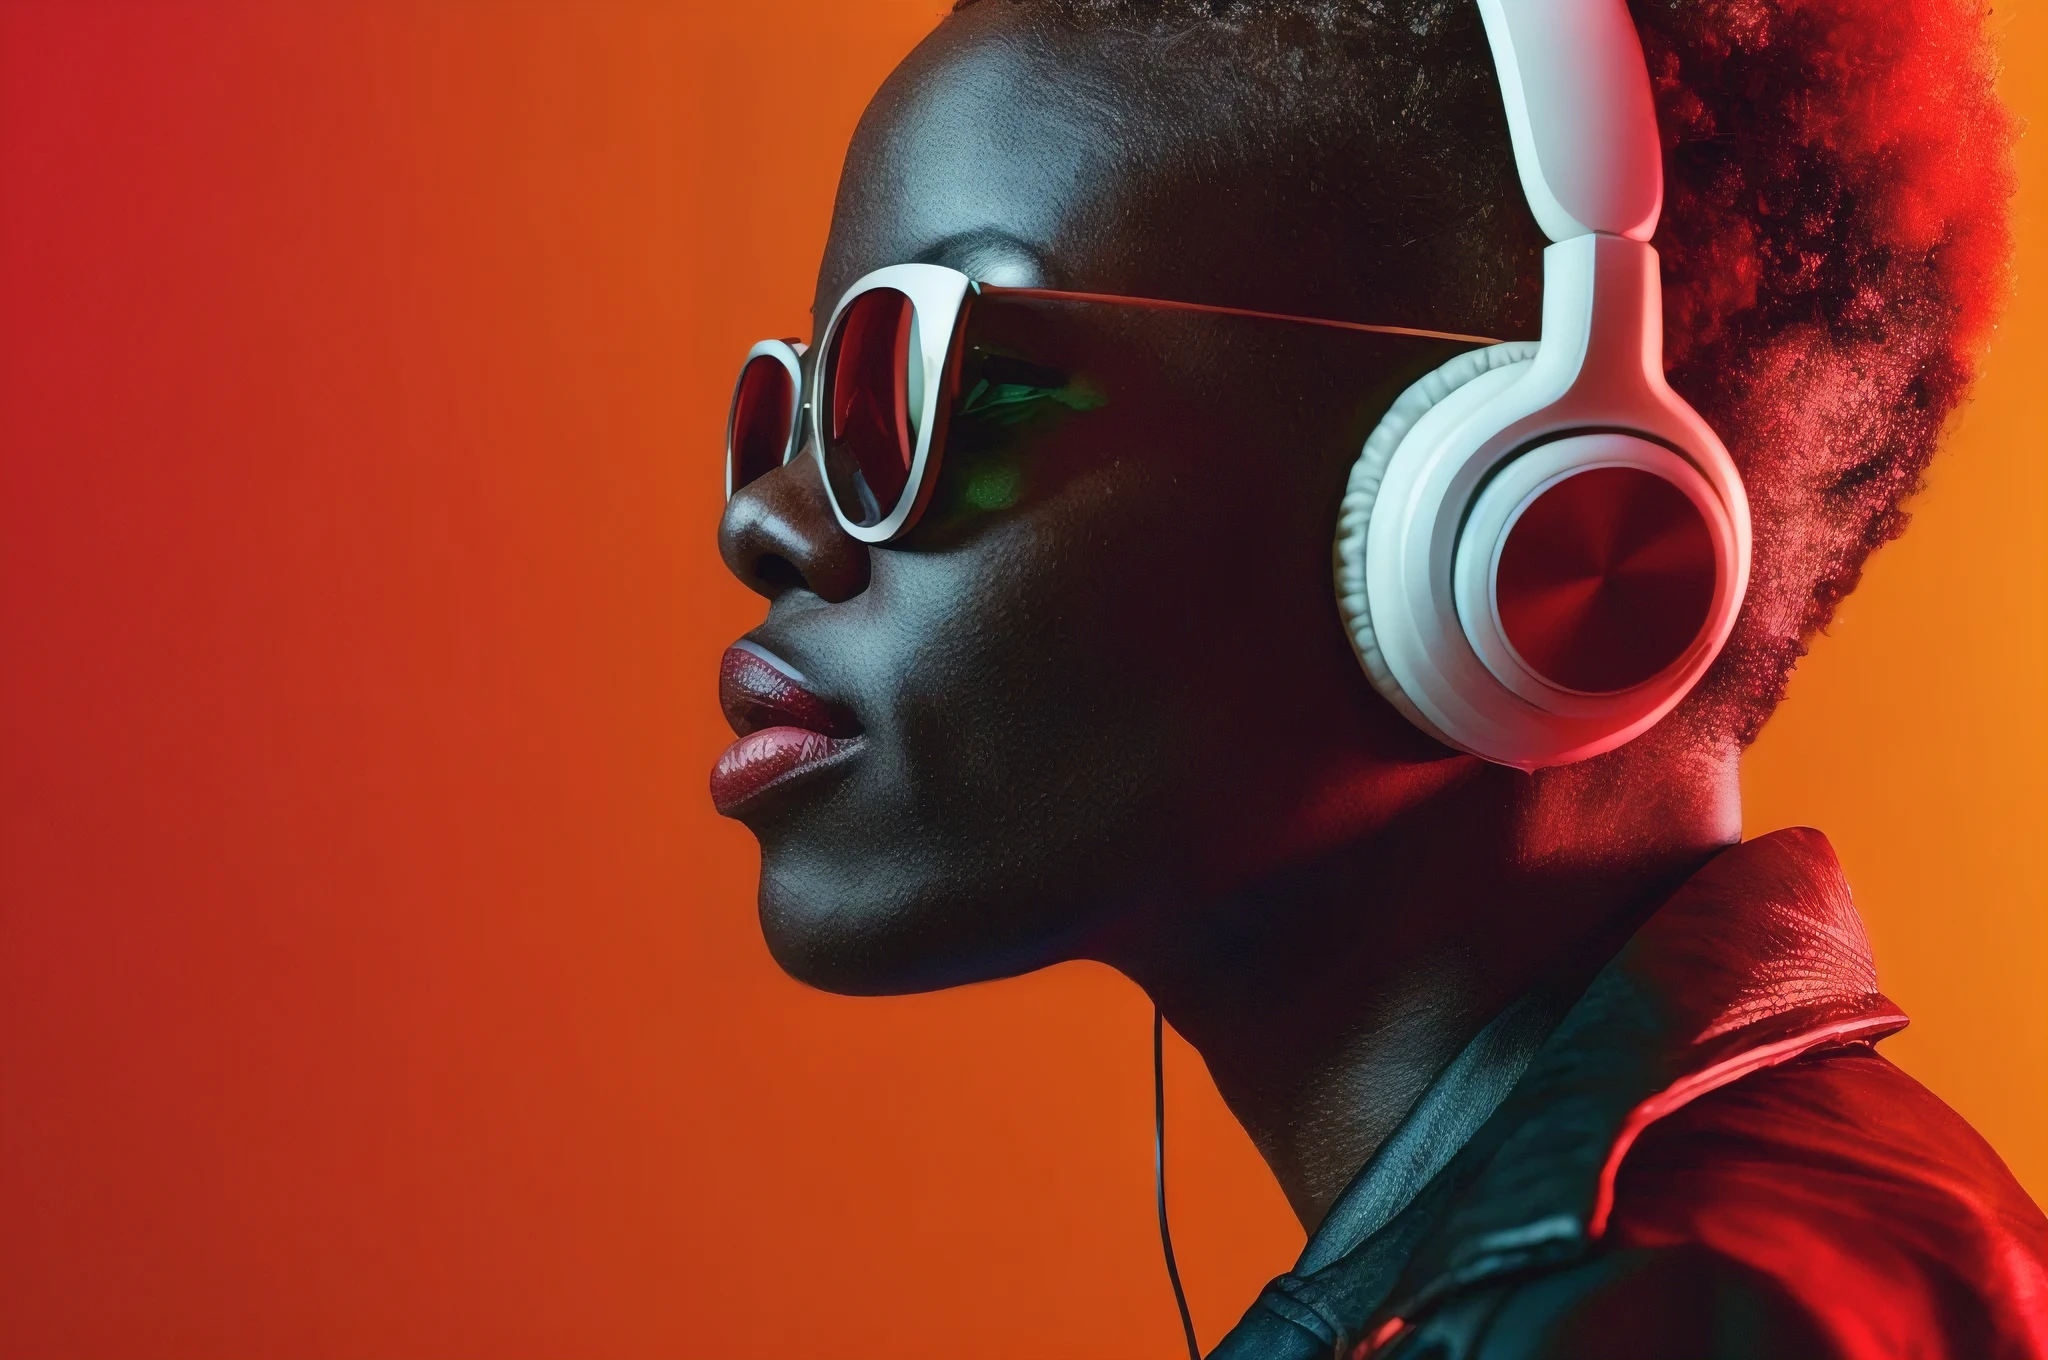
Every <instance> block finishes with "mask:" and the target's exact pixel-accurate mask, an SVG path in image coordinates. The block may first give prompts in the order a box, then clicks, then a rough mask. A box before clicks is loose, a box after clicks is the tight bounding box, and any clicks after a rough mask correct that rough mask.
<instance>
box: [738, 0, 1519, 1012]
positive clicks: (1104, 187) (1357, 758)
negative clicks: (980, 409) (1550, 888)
mask: <svg viewBox="0 0 2048 1360" xmlns="http://www.w3.org/2000/svg"><path fill="white" fill-rule="evenodd" d="M1148 71H1149V68H1147V67H1144V66H1141V65H1139V64H1138V63H1137V62H1136V59H1135V56H1133V55H1132V54H1129V53H1126V52H1124V51H1122V50H1121V49H1120V48H1119V47H1118V46H1117V44H1116V42H1115V40H1114V39H1113V38H1105V37H1103V36H1101V35H1089V36H1086V37H1083V36H1079V35H1070V34H1063V33H1060V32H1058V31H1054V30H1050V29H1043V28H1037V27H1033V26H1032V24H1031V21H1030V20H1029V18H1028V17H1023V16H1021V15H1020V13H1019V11H1018V10H1017V9H1016V8H1013V7H1011V6H1007V5H992V4H984V5H979V6H975V7H973V8H971V9H969V10H968V11H966V12H964V13H963V14H961V15H959V16H957V17H955V18H954V19H952V20H949V21H948V22H947V23H946V24H944V25H942V26H941V27H940V29H939V31H938V32H937V33H935V34H934V35H933V37H932V38H930V39H929V40H927V42H926V43H925V44H924V45H923V46H922V47H921V48H920V49H919V50H918V51H917V52H916V53H915V54H913V56H912V57H911V58H910V59H909V60H908V61H907V62H906V63H905V64H904V66H903V67H901V68H900V69H899V70H898V71H897V72H896V73H895V74H894V75H893V76H892V77H891V79H890V80H889V82H888V83H887V85H886V86H885V87H884V89H883V90H882V91H881V93H880V94H879V95H878V96H877V97H876V99H875V101H874V102H873V104H872V105H871V106H870V107H869V109H868V111H867V113H866V116H865V117H864V119H863V121H862V123H861V126H860V130H859V132H858V134H857V136H856V138H855V140H854V143H853V146H852V148H851V151H850V153H849V156H848V159H847V162H846V168H845V172H844V177H843V180H842V185H841V189H840V195H839V202H838V207H837V211H836V214H835V217H834V221H833V227H832V233H831V238H830V242H829V244H828V246H827V248H826V252H825V257H824V262H823V266H822V268H821V270H820V274H819V279H818V286H817V293H816V298H815V308H814V316H815V317H816V319H817V320H818V321H819V322H820V323H822V322H823V321H824V320H825V318H826V317H828V316H829V315H830V314H831V311H832V309H833V306H834V304H835V303H836V302H837V301H838V299H839V298H840V296H841V295H842V294H843V293H844V292H845V290H846V289H847V288H848V287H849V285H851V284H852V283H854V281H855V280H857V279H859V278H860V277H861V276H863V275H865V274H867V273H868V272H870V271H872V270H875V269H877V268H880V267H883V266H887V265H895V264H902V263H908V262H923V263H933V264H941V265H946V266H950V267H952V268H955V269H958V270H960V271H963V272H964V273H966V274H968V275H969V276H971V277H973V278H975V279H977V280H980V281H983V282H987V283H992V284H1000V285H1013V286H1026V287H1043V288H1058V289H1065V290H1071V291H1080V292H1088V293H1099V294H1112V295H1121V296H1126V297H1136V298H1156V299H1173V300H1182V301H1193V302H1201V303H1208V304H1217V305H1223V306H1230V307H1238V308H1246V309H1255V310H1258V311H1263V312H1271V313H1283V314H1288V315H1295V316H1312V317H1331V318H1340V319H1347V320H1352V321H1363V322H1370V323H1379V324H1384V325H1390V326H1414V327H1427V328H1431V329H1436V330H1458V331H1483V330H1484V329H1485V328H1486V327H1488V326H1489V325H1493V326H1497V325H1499V324H1500V323H1501V321H1502V320H1503V316H1502V314H1501V313H1499V312H1496V313H1495V314H1492V315H1474V314H1471V313H1470V311H1469V310H1467V311H1466V313H1465V314H1450V312H1452V311H1456V309H1455V308H1453V309H1448V310H1447V309H1446V308H1445V307H1444V305H1443V301H1442V300H1443V299H1444V298H1445V297H1446V296H1452V295H1456V294H1457V293H1458V292H1459V290H1458V289H1457V288H1455V287H1453V286H1452V284H1451V281H1450V280H1449V279H1447V277H1446V271H1447V270H1453V269H1456V268H1459V266H1458V264H1457V262H1456V261H1455V259H1452V258H1447V257H1446V253H1445V252H1443V251H1442V250H1441V249H1439V248H1436V247H1433V246H1432V245H1431V244H1430V243H1429V242H1427V241H1421V242H1416V241H1409V242H1407V243H1406V244H1395V245H1389V247H1388V248H1387V249H1386V250H1385V251H1384V252H1381V253H1379V254H1378V255H1377V256H1376V257H1375V258H1371V259H1367V260H1360V259H1359V258H1357V254H1356V251H1355V250H1354V249H1352V248H1351V247H1350V246H1348V245H1347V244H1346V242H1347V241H1355V232H1353V233H1351V234H1349V235H1347V233H1346V232H1345V231H1344V230H1343V229H1342V228H1341V226H1340V223H1339V220H1338V219H1339V218H1340V217H1341V216H1342V215H1343V214H1344V213H1346V212H1355V210H1356V206H1355V203H1354V204H1351V205H1346V204H1343V203H1340V202H1339V201H1338V197H1337V196H1334V195H1330V194H1327V193H1323V192H1320V191H1319V190H1318V188H1317V186H1316V184H1315V182H1314V180H1313V177H1308V178H1307V179H1306V180H1302V181H1299V182H1290V183H1285V184H1267V183H1265V182H1263V180H1262V178H1261V176H1262V174H1263V172H1262V171H1261V169H1260V164H1259V158H1258V157H1257V156H1253V155H1250V154H1243V155H1240V156H1238V157H1237V159H1236V160H1234V161H1233V160H1232V159H1231V158H1230V157H1229V156H1227V155H1222V154H1220V153H1219V151H1218V148H1219V147H1225V146H1227V145H1228V144H1229V142H1230V134H1229V133H1228V132H1227V129H1228V128H1229V127H1230V125H1231V121H1232V119H1231V114H1230V111H1229V110H1228V109H1227V108H1222V107H1218V106H1216V105H1215V101H1217V100H1220V99H1222V98H1224V96H1221V95H1216V94H1212V93H1209V92H1205V91H1204V90H1202V89H1200V88H1197V87H1196V86H1195V85H1194V84H1192V83H1182V82H1176V81H1172V80H1169V79H1167V78H1165V77H1163V76H1159V75H1156V74H1149V73H1148ZM1489 131H1490V129H1489ZM1362 154H1371V148H1369V147H1368V148H1365V149H1364V152H1363V153H1362ZM1387 154H1388V156H1389V158H1390V163H1389V164H1387V165H1386V166H1385V167H1384V179H1385V182H1386V183H1388V184H1389V185H1390V186H1393V187H1392V188H1391V189H1390V193H1393V194H1395V195H1396V196H1398V191H1399V185H1400V183H1401V182H1402V180H1401V177H1402V175H1403V174H1406V173H1411V172H1410V171H1408V170H1406V169H1404V167H1402V166H1400V165H1397V164H1393V163H1391V158H1392V157H1393V156H1394V155H1395V154H1396V153H1395V152H1394V151H1392V150H1389V151H1388V153H1387ZM1498 159H1500V160H1501V161H1502V162H1503V163H1504V161H1505V137H1504V134H1503V135H1502V137H1501V154H1500V156H1499V157H1498ZM1373 173H1374V172H1373V171H1372V170H1370V169H1369V171H1368V173H1366V174H1365V175H1364V176H1362V178H1363V179H1365V180H1368V181H1369V180H1371V179H1372V178H1373ZM1393 235H1395V233H1392V232H1390V236H1393ZM1465 291H1467V292H1469V289H1468V290H1465ZM971 315H972V318H973V321H972V333H971V334H970V335H969V336H968V342H969V343H968V351H967V357H966V359H965V361H964V362H965V365H966V368H965V369H964V371H963V376H962V378H961V386H962V387H963V388H965V387H967V386H968V385H969V384H971V383H972V382H973V381H974V380H975V377H976V373H977V371H980V370H977V369H976V368H975V365H984V366H987V367H986V372H987V373H988V374H991V375H993V376H995V377H996V378H998V379H1001V378H1004V377H1010V378H1014V377H1015V376H1016V375H1018V374H1022V375H1024V377H1025V381H1026V382H1027V383H1029V384H1035V385H1036V386H1037V388H1038V389H1039V390H1049V389H1056V390H1059V391H1065V392H1078V393H1084V394H1085V395H1086V399H1085V400H1069V401H1042V402H1036V403H1029V404H1026V405H1025V406H1024V407H1022V408H1020V409H1011V410H1006V411H1002V412H998V413H994V414H991V413H986V412H984V413H980V414H977V413H974V412H963V411H961V409H960V407H958V406H956V407H955V411H956V415H955V418H954V420H953V422H952V426H951V431H950V436H949V438H948V440H947V442H946V445H945V449H944V456H943V460H942V463H941V465H940V471H939V474H938V477H937V482H936V487H935V490H934V491H933V494H932V497H931V500H930V502H929V505H928V508H927V509H926V511H925V512H924V514H923V516H922V518H921V519H920V520H919V521H918V523H917V524H916V526H915V527H914V528H913V529H912V530H911V532H910V533H908V534H907V535H905V536H904V537H902V538H900V539H897V540H894V541H891V542H888V543H885V544H880V545H869V544H866V543H863V542H861V541H859V540H857V539H855V538H854V537H852V536H851V535H849V534H848V533H846V532H845V531H844V530H843V529H842V528H841V526H840V525H839V523H838V522H837V520H836V519H835V516H834V514H833V510H832V504H831V501H830V500H829V498H828V493H827V490H826V488H825V486H824V484H823V482H822V480H821V477H820V474H819V468H818V463H817V461H816V460H815V458H814V457H813V456H812V454H811V451H810V450H809V449H808V448H806V450H805V451H804V453H803V455H802V456H800V457H798V458H796V459H794V460H792V461H791V462H789V463H788V464H786V465H784V466H782V467H780V468H778V469H776V470H774V471H772V472H769V473H767V474H766V475H764V476H761V477H760V478H759V479H758V480H756V481H754V482H752V483H751V484H749V485H747V486H745V487H744V489H742V490H741V491H740V492H739V493H738V494H737V495H736V496H734V498H733V499H732V500H731V502H730V503H729V505H728V507H727V510H726V514H725V518H724V521H723V524H722V526H721V531H720V542H721V547H722V551H723V553H724V557H725V560H726V562H727V563H728V565H729V566H730V568H731V570H732V571H733V572H734V573H735V574H736V575H737V576H738V577H739V578H740V580H741V581H743V582H744V583H746V584H747V585H748V586H749V587H751V588H752V589H754V590H756V591H757V592H759V593H760V594H762V595H763V596H765V597H766V598H767V599H768V601H769V602H770V604H769V609H768V613H767V617H766V619H765V621H764V622H763V623H762V624H761V625H760V626H759V627H758V628H756V629H754V630H752V631H751V632H750V633H749V634H748V635H747V638H746V640H745V644H746V646H745V654H744V655H743V656H740V657H738V658H736V659H735V658H733V657H730V656H729V659H728V666H727V685H726V707H727V712H728V715H729V716H730V717H731V719H732V721H733V724H734V727H735V729H736V731H738V732H740V733H741V734H742V735H744V734H746V733H748V732H750V731H753V730H756V729H759V728H763V727H766V726H768V725H771V724H781V725H794V726H798V727H809V728H812V729H814V730H817V731H821V732H826V733H828V734H829V735H830V736H831V737H832V738H833V740H832V741H831V742H830V743H829V747H828V748H821V749H826V750H827V752H828V753H827V754H825V755H824V756H823V758H819V759H814V760H809V761H807V762H805V763H803V764H801V765H800V766H798V767H797V768H795V769H793V770H791V771H790V772H789V773H787V774H785V775H783V776H782V777H780V778H776V779H772V780H769V781H767V782H765V783H762V782H760V781H753V782H745V781H742V782H740V783H738V784H734V785H729V786H728V787H726V788H725V789H723V790H722V791H721V793H720V803H721V808H720V810H721V811H723V812H725V813H726V814H727V815H730V816H733V817H735V818H737V819H739V820H740V821H742V822H743V823H745V824H746V825H747V826H748V827H749V828H751V829H752V830H753V831H754V832H755V833H756V835H757V836H758V838H759V840H760V844H761V853H762V867H761V893H760V908H761V919H762V922H763V926H764V929H765V932H766V935H767V939H768V942H769V945H770V947H771V949H772V951H773V953H774V955H775V957H776V958H777V960H778V961H779V962H780V963H781V964H782V965H783V967H785V968H786V969H787V970H788V971H789V972H791V973H792V974H793V975H795V976H796V977H798V978H800V979H803V980H804V981H807V982H810V983H812V984H814V985H817V986H820V987H824V988H827V989H831V990H834V991H841V992H849V993H881V992H899V991H911V990H924V989H930V988H937V987H943V986H950V985H954V984H959V983H964V982H970V981H976V980H981V979H988V978H995V977H1001V976H1007V975H1011V974H1015V973H1018V972H1022V971H1025V970H1029V969H1033V968H1037V967H1041V966H1043V965H1046V964H1049V963H1053V962H1058V961H1061V960H1065V959H1070V958H1082V957H1086V958H1098V959H1104V960H1107V961H1110V962H1112V963H1118V964H1119V965H1123V964H1125V963H1127V962H1128V960H1130V959H1131V958H1134V957H1139V956H1142V955H1144V954H1145V953H1146V952H1147V951H1154V952H1156V951H1158V950H1160V949H1170V948H1171V947H1172V941H1173V939H1174V936H1175V931H1176V923H1177V922H1178V921H1180V920H1181V919H1183V918H1184V916H1185V914H1186V913H1189V912H1193V911H1200V910H1202V908H1203V905H1204V904H1206V903H1215V902H1219V901H1223V900H1225V899H1228V898H1231V897H1233V896H1234V895H1241V894H1244V893H1246V892H1248V891H1256V889H1257V885H1259V884H1260V883H1262V882H1265V881H1268V880H1270V879H1272V878H1274V877H1275V876H1276V875H1284V874H1286V873H1287V872H1288V871H1289V869H1290V866H1294V865H1298V864H1302V863H1307V862H1311V861H1313V860H1314V859H1315V858H1316V857H1317V856H1318V855H1320V854H1322V853H1323V852H1324V851H1326V850H1327V849H1328V848H1329V847H1331V846H1335V845H1339V844H1346V843H1356V842H1357V841H1359V840H1360V838H1368V839H1369V838H1371V837H1374V836H1391V835H1398V834H1401V826H1402V823H1401V819H1402V817H1403V816H1404V815H1405V814H1406V813H1407V812H1408V811H1409V810H1410V809H1412V808H1413V806H1414V804H1415V801H1416V798H1417V796H1418V792H1417V791H1418V790H1426V789H1434V788H1441V787H1443V786H1445V784H1446V783H1447V782H1455V781H1457V780H1460V779H1465V778H1469V777H1471V776H1473V775H1474V774H1475V773H1477V771H1476V770H1475V767H1476V764H1477V762H1475V761H1473V760H1472V759H1471V758H1470V757H1466V756H1461V755H1459V754H1457V753H1455V752H1452V751H1450V750H1449V749H1447V748H1445V747H1443V746H1440V745H1438V744H1436V743H1435V742H1433V741H1431V740H1429V739H1428V738H1426V737H1424V736H1423V735H1422V734H1420V733H1419V732H1417V731H1416V730H1415V729H1413V728H1412V727H1411V726H1410V725H1409V724H1407V723H1406V722H1405V721H1404V720H1403V719H1402V718H1401V717H1400V716H1399V715H1398V714H1397V713H1396V712H1395V711H1394V710H1393V709H1392V708H1391V706H1389V705H1388V704H1387V703H1386V702H1385V701H1384V700H1382V699H1381V698H1379V697H1378V696H1377V695H1376V694H1375V693H1374V692H1373V691H1372V689H1371V687H1370V685H1369V684H1368V683H1367V681H1366V680H1365V678H1364V676H1363V675H1362V674H1361V672H1360V669H1359V666H1358V663H1357V661H1356V659H1355V658H1354V656H1353V655H1352V652H1351V649H1350V645H1349V643H1348V641H1347V639H1346V637H1345V635H1344V631H1343V629H1342V627H1341V625H1340V623H1339V620H1338V616H1337V611H1336V606H1335V602H1334V599H1333V590H1332V586H1331V541H1332V535H1333V532H1334V527H1335V522H1336V517H1337V513H1338V506H1339V501H1340V499H1341V496H1342V493H1343V488H1344V484H1345V479H1346V476H1347V474H1348V472H1349V470H1350V466H1351V463H1352V461H1353V459H1354V458H1355V457H1356V456H1357V452H1358V449H1359V447H1360V445H1361V443H1362V442H1363V440H1364V438H1365V436H1366V435H1367V434H1368V433H1369V432H1370V431H1371V429H1372V427H1373V425H1374V423H1375V422H1376V421H1377V419H1378V418H1379V416H1380V415H1381V414H1382V412H1383V411H1384V410H1385V408H1386V407H1387V406H1388V404H1389V403H1390V402H1391V401H1392V400H1393V399H1394V397H1395V396H1396V395H1398V394H1399V393H1400V391H1401V390H1402V389H1403V388H1404V387H1406V386H1407V385H1408V384H1409V383H1410V382H1412V381H1413V380H1414V379H1416V378H1417V377H1419V376H1420V375H1422V374H1423V373H1426V372H1427V371H1429V370H1430V369H1432V368H1434V367H1436V366H1437V365H1439V364H1441V363H1442V362H1444V361H1445V360H1446V359H1448V358H1449V357H1451V355H1453V354H1454V353H1456V352H1457V351H1458V349H1459V346H1457V345H1456V344H1453V343H1450V342H1446V341H1443V340H1436V339H1428V338H1420V337H1415V336H1404V335H1389V334H1383V333H1364V332H1357V331H1344V330H1337V329H1330V328H1319V327H1308V326H1300V325H1292V324H1288V323H1286V322H1282V321H1270V320H1259V319H1253V318H1245V317H1236V316H1224V315H1215V314H1205V313H1191V312H1185V311H1169V310H1158V309H1146V308H1129V307H1117V306H1103V305H1095V306H1090V305H1069V306H1047V305H1043V304H1033V303H1031V302H1029V301H1024V300H1015V299H1009V300H1005V299H1002V298H1000V297H992V298H990V299H988V300H986V301H984V302H982V303H980V304H977V306H976V307H975V309H974V310H973V312H972V314H971ZM1510 319H1513V318H1510ZM1521 324H1522V325H1524V326H1527V325H1528V318H1527V317H1526V313H1524V314H1522V316H1521ZM1495 333H1498V332H1497V331H1496V332H1495ZM1509 333H1510V334H1514V333H1517V332H1512V331H1511V332H1509ZM735 663H736V664H735ZM792 686H794V688H792ZM806 695H808V696H809V697H805V696H806ZM1489 773H1498V772H1493V771H1489ZM1370 895H1371V894H1370V885H1369V884H1367V885H1365V886H1364V896H1365V898H1366V899H1367V900H1364V901H1361V902H1360V903H1359V904H1358V907H1357V909H1358V910H1359V911H1360V913H1361V914H1363V915H1366V916H1369V914H1370V911H1371V902H1370V900H1369V899H1370Z"/></svg>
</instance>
